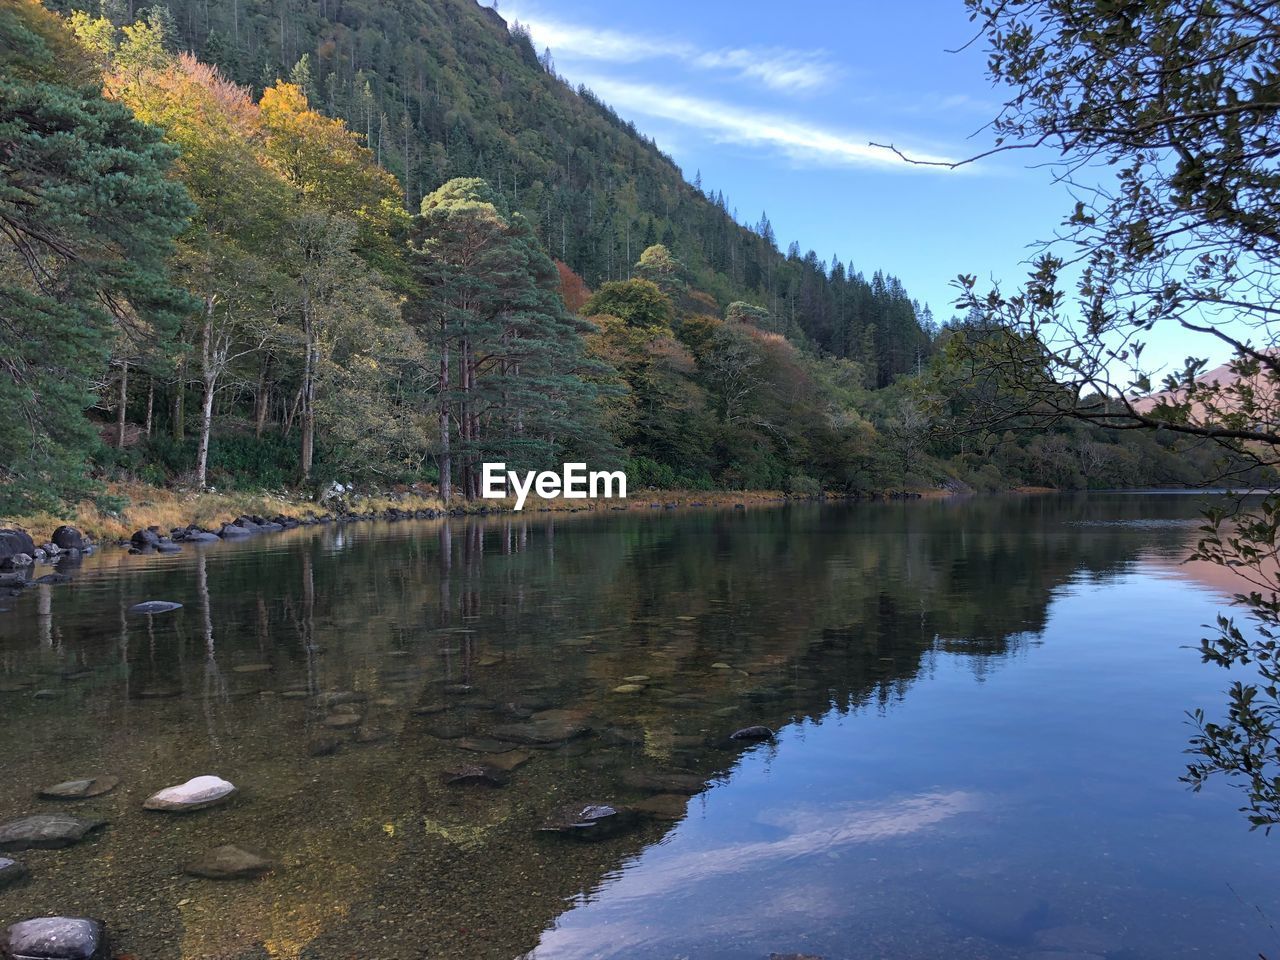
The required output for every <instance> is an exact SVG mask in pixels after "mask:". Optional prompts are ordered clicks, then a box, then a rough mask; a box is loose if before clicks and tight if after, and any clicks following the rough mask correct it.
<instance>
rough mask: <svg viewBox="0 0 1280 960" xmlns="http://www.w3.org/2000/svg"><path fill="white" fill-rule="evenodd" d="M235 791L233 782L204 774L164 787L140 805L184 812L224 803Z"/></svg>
mask: <svg viewBox="0 0 1280 960" xmlns="http://www.w3.org/2000/svg"><path fill="white" fill-rule="evenodd" d="M235 792H236V788H235V785H234V784H232V783H230V782H228V781H226V780H223V779H222V778H221V777H214V776H210V775H205V776H202V777H193V778H192V779H190V780H188V781H187V782H186V783H180V784H178V785H177V786H174V787H165V788H164V789H163V790H161V791H160V792H158V793H153V794H152V795H151V796H150V797H148V798H147V799H146V802H144V803H143V804H142V806H143V807H144V808H146V809H147V810H163V811H166V812H170V813H186V812H188V811H192V810H204V809H206V808H207V807H213V806H216V805H218V804H220V803H225V802H226V801H227V800H229V799H231V797H232V795H233V794H234V793H235Z"/></svg>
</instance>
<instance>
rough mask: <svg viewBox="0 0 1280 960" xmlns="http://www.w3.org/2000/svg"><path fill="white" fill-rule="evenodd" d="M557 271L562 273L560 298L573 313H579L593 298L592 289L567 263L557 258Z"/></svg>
mask: <svg viewBox="0 0 1280 960" xmlns="http://www.w3.org/2000/svg"><path fill="white" fill-rule="evenodd" d="M556 272H557V273H559V274H560V299H561V300H563V301H564V305H565V306H566V307H568V308H569V310H570V311H571V312H572V313H577V312H578V311H579V310H581V309H582V307H583V305H584V304H585V303H586V302H587V301H588V300H590V299H591V291H590V290H589V289H587V284H586V282H585V281H584V280H583V279H582V278H581V277H580V276H578V275H577V274H576V273H574V272H573V270H572V269H571V268H570V267H569V265H568V264H567V263H564V262H562V261H560V260H557V261H556Z"/></svg>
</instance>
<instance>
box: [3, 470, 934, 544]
mask: <svg viewBox="0 0 1280 960" xmlns="http://www.w3.org/2000/svg"><path fill="white" fill-rule="evenodd" d="M913 492H914V493H920V494H923V495H925V496H929V495H932V493H933V492H932V491H913ZM107 493H108V494H110V495H111V496H113V497H119V498H123V499H125V500H126V501H127V505H126V506H125V507H123V508H122V509H121V510H119V511H118V512H109V511H103V510H101V509H99V508H98V507H97V506H95V504H94V503H93V502H92V501H88V500H86V501H83V502H81V503H79V504H77V505H76V506H75V507H69V508H67V509H66V510H63V511H61V512H57V513H53V512H40V513H31V514H25V515H15V516H6V517H0V527H9V528H17V529H19V530H25V531H26V532H27V533H29V534H30V535H31V537H32V538H33V539H34V540H35V541H36V542H37V543H43V542H45V541H47V540H48V539H49V538H50V537H52V535H53V531H54V530H56V529H57V528H58V527H60V526H62V525H63V524H69V525H71V526H73V527H76V528H77V529H78V530H80V532H81V533H83V534H85V535H86V536H88V537H90V538H91V539H93V540H96V541H99V542H104V541H105V542H109V541H114V540H125V539H128V538H129V537H130V536H131V535H132V534H133V533H134V531H136V530H143V529H146V528H147V527H152V526H154V527H158V528H160V529H161V530H162V531H164V532H166V533H167V532H168V531H169V530H171V529H173V528H174V527H185V526H187V525H188V524H195V525H197V526H200V527H204V528H207V529H215V530H216V529H217V528H218V527H219V526H221V525H222V524H223V523H228V522H230V521H232V520H234V519H235V518H236V517H239V516H242V515H246V514H248V515H256V516H263V517H274V516H278V515H284V516H287V517H298V518H303V517H306V516H307V515H308V514H314V515H316V516H322V515H324V514H326V513H332V512H333V510H332V509H331V508H330V507H327V506H325V505H322V504H320V503H317V502H316V501H314V500H312V499H310V498H307V497H305V496H302V495H299V494H296V493H289V492H282V491H277V492H264V491H244V492H203V493H202V492H196V491H184V490H180V489H170V488H167V487H155V486H151V485H149V484H144V483H110V484H107ZM788 499H789V498H788V497H786V495H784V494H783V493H782V492H781V491H779V490H640V491H636V492H635V493H634V494H633V495H632V496H629V497H627V499H625V500H621V499H603V498H596V499H585V500H565V499H558V498H557V499H552V500H544V499H541V498H539V497H536V496H533V495H530V497H529V498H528V499H527V500H526V501H525V505H524V510H523V512H524V513H526V514H529V513H546V512H553V513H582V512H589V511H594V512H604V511H610V510H616V509H617V508H622V509H625V510H637V509H644V510H651V509H653V506H652V505H653V504H658V505H659V506H660V507H661V508H664V509H665V508H668V507H674V508H690V507H732V506H736V505H737V504H742V505H743V506H746V507H759V506H766V505H777V504H780V503H785V502H788ZM514 505H515V498H514V497H510V498H507V499H503V500H475V501H469V502H468V501H455V502H454V503H453V504H452V507H453V509H455V510H461V511H462V512H463V513H468V514H472V513H482V512H485V513H492V512H494V511H500V512H513V511H512V508H513V507H514ZM344 508H345V510H346V511H348V512H351V513H359V514H367V513H371V512H373V513H385V512H386V511H387V510H390V509H396V510H407V511H417V510H435V511H443V510H444V509H445V504H444V502H443V501H442V500H441V499H440V498H439V497H438V496H435V495H433V493H432V492H430V491H422V490H414V489H411V488H410V489H406V490H405V491H403V492H397V491H392V492H377V493H371V494H358V493H357V494H354V495H352V496H350V497H349V498H348V499H347V500H346V501H345V503H344Z"/></svg>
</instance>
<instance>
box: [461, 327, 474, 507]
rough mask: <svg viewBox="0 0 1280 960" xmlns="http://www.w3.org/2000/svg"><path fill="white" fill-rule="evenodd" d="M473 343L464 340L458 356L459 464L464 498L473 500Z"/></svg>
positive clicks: (466, 339) (467, 339) (465, 338)
mask: <svg viewBox="0 0 1280 960" xmlns="http://www.w3.org/2000/svg"><path fill="white" fill-rule="evenodd" d="M470 357H471V342H470V340H469V338H467V337H463V338H462V345H461V347H460V348H459V355H458V381H459V382H458V387H459V389H460V390H461V391H462V398H461V399H460V400H459V402H458V439H459V440H460V441H461V442H462V451H461V453H462V457H461V459H462V462H461V464H459V467H460V469H461V474H460V476H459V478H458V479H459V480H461V481H462V496H463V498H464V499H466V500H470V499H471V456H472V450H471V360H470Z"/></svg>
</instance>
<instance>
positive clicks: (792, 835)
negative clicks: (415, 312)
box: [0, 495, 1280, 960]
mask: <svg viewBox="0 0 1280 960" xmlns="http://www.w3.org/2000/svg"><path fill="white" fill-rule="evenodd" d="M1196 507H1197V502H1196V498H1192V497H1169V496H1159V497H1134V496H1121V495H1116V496H1111V495H1101V496H1092V497H1076V498H1066V497H1064V498H1056V497H1035V498H1016V499H1015V498H1010V499H982V500H971V501H954V502H951V501H948V502H924V503H920V502H917V503H907V504H873V505H853V506H830V507H789V508H778V509H762V510H749V511H732V510H730V511H707V512H689V513H683V512H663V511H649V510H645V509H639V508H636V509H633V510H632V511H629V512H626V513H609V514H604V515H597V516H577V517H568V518H566V517H558V518H557V517H552V516H550V515H540V514H531V515H529V516H525V517H500V518H489V519H486V520H474V521H468V522H465V523H464V522H459V521H452V522H450V523H448V524H445V523H442V522H426V521H423V522H413V523H401V524H390V525H359V526H348V527H342V528H325V529H304V530H298V531H293V532H291V533H287V534H277V535H270V536H268V537H264V538H261V539H258V540H255V541H251V542H248V543H228V544H215V545H213V546H210V547H204V548H196V547H190V546H189V547H187V548H186V550H185V551H184V552H183V553H181V554H178V555H174V556H158V557H133V556H128V555H126V554H125V553H124V552H122V551H117V550H106V551H103V552H102V553H101V554H99V555H98V556H95V557H91V558H88V559H86V560H85V561H84V562H83V563H82V564H81V565H80V566H79V567H77V568H75V569H74V570H71V571H69V572H72V573H73V574H74V576H75V579H74V581H73V582H72V583H70V584H65V585H58V586H49V587H39V588H35V589H33V590H29V591H27V592H26V593H25V594H24V595H23V596H21V597H19V598H16V599H3V600H0V607H8V608H10V609H9V610H8V611H7V612H5V613H2V614H0V691H2V692H0V756H2V757H3V759H2V760H0V820H7V819H9V818H10V816H11V815H13V816H17V815H21V814H25V813H28V812H35V811H42V810H72V811H75V812H79V813H81V814H82V815H86V816H89V815H94V816H102V817H104V818H106V819H108V820H109V821H110V823H109V825H108V826H107V827H106V828H105V830H102V831H100V832H99V833H97V834H94V835H92V836H91V837H90V838H89V839H87V840H85V841H82V842H81V843H79V844H77V845H75V846H73V847H70V848H67V849H63V850H51V851H30V852H25V853H21V854H17V855H16V856H17V857H18V858H19V859H21V860H23V861H24V862H26V863H27V864H28V866H29V867H30V869H31V874H32V876H31V879H30V880H29V881H27V882H26V883H24V884H22V885H20V886H17V887H12V888H9V889H7V890H2V891H0V923H9V922H12V921H14V920H17V919H21V918H24V917H26V916H31V915H37V914H46V913H80V914H89V915H93V916H98V917H100V918H102V919H104V920H105V921H106V922H107V924H108V926H109V928H110V930H111V931H112V934H113V938H114V939H113V945H114V947H115V950H116V952H117V954H124V955H129V956H133V957H138V958H148V960H164V958H174V957H188V958H237V960H238V958H250V957H254V958H260V957H279V958H326V960H327V958H347V957H353V958H354V957H361V958H380V960H400V958H418V957H463V958H469V957H479V958H488V957H493V958H515V957H520V956H524V955H527V954H529V955H532V956H533V957H535V958H537V960H551V958H596V957H609V958H624V957H625V958H654V960H669V958H680V957H690V958H699V960H721V958H723V960H730V958H735V960H736V958H744V960H747V958H760V960H764V958H767V957H769V956H770V954H771V953H777V954H783V955H786V954H805V955H811V956H822V957H826V958H828V960H839V958H864V957H866V958H871V957H893V958H943V957H945V958H1000V960H1003V958H1037V960H1081V958H1086V957H1095V958H1096V957H1108V958H1160V960H1169V958H1183V957H1187V958H1190V957H1196V958H1204V957H1214V958H1217V957H1222V958H1230V957H1238V958H1242V960H1247V958H1256V957H1257V956H1258V955H1259V954H1263V955H1265V956H1267V957H1272V958H1274V957H1277V956H1280V935H1278V934H1277V932H1276V930H1275V929H1273V928H1272V926H1271V924H1270V920H1269V919H1268V918H1280V902H1277V901H1278V900H1280V885H1278V884H1277V882H1276V881H1277V879H1278V878H1280V870H1278V869H1277V863H1276V858H1275V855H1274V848H1273V845H1274V844H1275V843H1277V842H1280V839H1277V838H1268V837H1266V836H1264V835H1262V834H1260V833H1250V832H1249V831H1248V828H1247V824H1246V822H1245V820H1244V818H1243V816H1242V815H1241V814H1240V813H1238V812H1237V807H1238V806H1239V805H1240V802H1241V798H1240V797H1238V796H1237V795H1236V794H1235V793H1234V792H1233V791H1232V790H1231V789H1230V788H1229V787H1228V786H1227V785H1225V784H1221V785H1215V786H1213V787H1211V788H1209V789H1206V790H1205V791H1204V792H1202V793H1200V794H1192V793H1189V792H1188V791H1187V790H1186V789H1185V787H1184V786H1183V785H1182V784H1180V783H1179V782H1178V776H1179V774H1180V773H1181V772H1182V770H1183V767H1184V765H1185V759H1186V758H1185V756H1184V754H1183V751H1184V749H1185V747H1186V742H1187V738H1188V736H1189V735H1190V730H1189V728H1188V727H1187V726H1186V723H1185V713H1186V711H1187V710H1189V709H1192V708H1194V707H1205V708H1206V709H1207V710H1208V712H1210V714H1213V715H1216V714H1217V713H1219V712H1220V710H1221V705H1222V702H1223V697H1222V690H1223V689H1224V687H1225V686H1226V683H1227V680H1228V677H1227V675H1226V674H1224V673H1223V672H1221V671H1219V670H1216V669H1214V668H1211V667H1208V666H1204V665H1202V664H1201V663H1200V662H1199V657H1198V656H1197V654H1196V653H1195V652H1194V651H1193V650H1191V649H1188V648H1187V645H1189V644H1194V643H1195V642H1196V641H1197V640H1198V638H1199V636H1200V635H1201V632H1202V631H1201V630H1200V625H1201V624H1203V623H1207V622H1209V621H1211V619H1212V618H1213V616H1214V615H1215V613H1216V611H1217V610H1219V609H1220V608H1221V607H1222V605H1223V602H1224V597H1225V595H1226V594H1227V593H1228V592H1229V591H1230V588H1231V585H1230V583H1229V582H1224V581H1223V580H1222V578H1221V577H1218V576H1216V575H1215V572H1214V571H1205V570H1201V569H1198V568H1188V567H1185V566H1182V565H1181V564H1180V561H1181V560H1182V558H1183V557H1185V555H1186V554H1187V551H1188V548H1189V544H1190V542H1191V541H1192V539H1193V538H1194V536H1195V521H1194V517H1195V515H1196ZM147 599H164V600H177V601H180V602H182V603H183V604H184V607H183V609H181V610H180V611H178V612H176V613H172V614H167V615H163V616H155V617H152V618H150V619H148V618H147V617H139V616H133V615H129V614H127V613H126V612H125V610H126V608H127V607H128V606H130V605H131V604H133V603H136V602H138V601H141V600H147ZM725 665H727V668H726V666H725ZM636 676H642V677H647V678H648V679H647V680H640V681H632V685H635V686H640V687H642V688H643V689H641V690H639V691H631V692H623V693H615V692H614V690H615V688H617V687H619V686H620V685H623V684H625V683H627V679H626V678H629V677H636ZM454 684H467V685H469V686H471V687H473V688H474V689H473V690H471V691H470V692H465V693H461V692H451V691H454V690H455V689H456V688H455V687H454V686H453V685H454ZM352 691H353V692H356V693H358V694H362V695H366V696H367V700H366V701H365V702H364V703H363V704H362V705H361V706H360V707H358V708H356V709H358V710H359V712H360V713H359V715H360V721H359V723H358V724H357V725H355V726H352V727H349V728H345V729H336V728H333V727H330V726H328V725H326V720H327V718H329V717H330V716H331V713H330V711H329V709H328V708H326V707H325V706H324V704H323V703H322V702H321V700H320V697H319V695H321V694H323V693H326V692H330V693H332V692H352ZM437 707H442V708H443V709H441V710H437ZM423 708H429V709H430V710H433V711H436V712H431V713H429V714H424V713H423ZM348 709H350V708H348ZM415 710H416V711H418V712H416V713H415V712H414V711H415ZM545 710H553V711H558V712H556V713H553V714H551V715H550V716H551V717H552V718H553V722H554V723H561V722H565V723H578V724H580V725H584V726H589V727H590V728H591V731H592V732H591V733H590V734H589V735H587V736H584V737H579V738H576V739H574V740H572V741H570V742H568V743H567V744H565V745H561V746H556V745H552V746H550V747H527V746H522V747H518V748H517V749H520V750H522V751H524V752H527V753H528V754H529V759H528V761H527V762H525V763H524V764H523V765H522V766H520V767H518V768H517V769H516V770H515V771H514V772H513V773H512V774H511V775H510V780H509V782H508V783H507V785H505V786H501V787H497V788H486V787H483V786H474V785H472V786H466V785H449V784H446V783H445V782H443V779H442V775H443V773H444V771H446V770H448V769H451V768H453V767H455V766H456V765H457V764H459V763H460V762H476V761H481V762H483V761H484V760H485V759H486V758H487V757H489V756H491V755H490V754H484V753H477V752H474V751H469V750H467V749H464V746H467V745H474V743H472V740H481V741H483V740H486V739H492V737H491V734H492V733H493V732H494V730H495V729H498V730H501V728H503V727H504V726H506V725H509V724H512V723H527V722H529V721H528V720H527V719H525V718H526V715H527V714H529V713H530V712H534V713H535V714H536V715H539V716H540V715H542V714H541V711H545ZM755 723H762V724H767V725H769V726H771V727H775V728H777V729H779V730H780V734H779V737H778V739H777V741H776V743H773V744H769V743H764V744H758V745H734V746H729V745H727V744H726V742H725V739H724V738H725V736H726V735H727V734H728V733H730V732H732V731H733V730H734V729H736V728H738V727H741V726H745V725H747V724H755ZM467 737H470V738H472V740H468V739H465V738H467ZM324 738H331V739H333V740H336V741H337V742H338V743H337V748H336V752H334V753H332V754H330V755H326V756H313V755H312V752H313V748H314V745H315V743H316V741H317V740H320V739H324ZM365 741H367V742H365ZM329 745H330V746H333V744H332V743H331V744H329ZM205 773H212V774H217V775H219V776H222V777H225V778H227V779H229V780H231V781H233V782H234V783H236V784H237V785H238V786H239V787H240V791H241V792H240V794H239V795H238V796H237V797H236V798H235V799H234V800H233V801H232V803H230V804H229V805H227V806H225V807H221V808H215V809H212V810H208V811H204V812H200V813H193V814H189V815H185V816H181V815H179V816H173V815H165V814H158V813H152V812H148V811H144V810H143V809H142V808H141V805H142V801H143V800H144V799H145V798H146V797H147V796H148V795H149V794H150V793H152V792H154V791H155V790H157V789H159V788H161V787H164V786H168V785H170V784H173V783H178V782H182V781H184V780H186V779H188V778H189V777H192V776H196V775H199V774H205ZM102 774H111V775H116V776H119V777H121V780H122V782H121V784H120V786H119V787H117V788H116V789H115V790H114V791H113V792H111V793H109V794H106V795H105V796H102V797H98V798H94V799H90V800H83V801H78V802H70V801H64V802H53V801H45V800H39V799H37V798H36V796H35V791H36V790H37V789H38V788H39V787H41V786H44V785H46V784H52V783H56V782H59V781H63V780H67V779H71V778H76V777H85V776H92V775H102ZM672 774H680V775H682V776H680V777H675V778H674V779H672V778H671V775H672ZM699 783H705V786H704V787H702V788H698V786H697V785H698V784H699ZM673 786H674V787H675V788H676V791H675V792H676V793H677V794H679V796H678V797H675V796H672V787H673ZM681 790H684V791H696V792H694V794H693V795H692V796H685V795H684V794H680V791H681ZM655 794H660V795H662V796H663V799H662V800H661V801H659V803H660V805H662V807H663V809H664V810H666V811H667V816H668V817H672V816H674V817H676V818H677V819H657V818H654V817H651V816H645V817H643V818H641V819H640V820H638V821H637V822H636V823H635V824H634V825H633V826H630V827H628V828H627V829H624V830H622V831H621V832H619V833H617V834H616V835H614V836H610V837H607V838H605V839H602V840H599V841H598V842H583V841H579V840H574V839H572V838H567V837H564V836H561V835H558V834H547V833H540V832H538V831H537V828H538V827H539V826H540V825H541V824H542V823H543V821H544V820H545V819H546V817H547V816H548V815H549V814H551V813H552V812H553V811H554V810H555V809H556V808H557V807H558V806H560V805H562V804H565V803H570V802H583V803H586V802H603V803H610V804H614V805H616V806H619V807H628V806H630V805H634V804H637V803H641V802H643V801H646V800H647V799H649V798H651V797H653V796H654V795H655ZM229 842H231V843H238V844H240V845H242V846H247V847H251V848H256V849H258V850H261V851H263V852H264V853H266V854H267V855H269V856H270V857H271V858H272V859H273V860H274V861H275V863H276V865H277V866H276V869H275V871H274V872H272V873H271V874H269V875H267V876H265V877H262V878H260V879H257V880H246V881H213V880H205V879H198V878H195V877H191V876H187V875H186V874H184V873H183V871H182V867H183V865H184V864H185V863H187V862H188V861H190V860H192V859H193V858H195V857H196V856H198V855H200V854H201V853H203V852H205V851H206V850H208V849H210V848H212V847H215V846H217V845H219V844H222V843H229Z"/></svg>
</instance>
